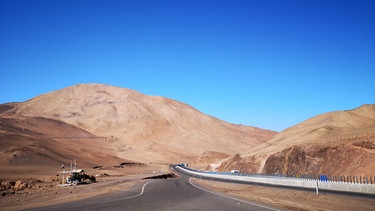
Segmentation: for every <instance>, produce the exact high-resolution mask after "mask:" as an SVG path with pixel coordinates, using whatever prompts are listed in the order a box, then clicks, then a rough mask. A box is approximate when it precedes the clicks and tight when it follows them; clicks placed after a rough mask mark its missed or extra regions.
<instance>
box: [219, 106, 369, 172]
mask: <svg viewBox="0 0 375 211" xmlns="http://www.w3.org/2000/svg"><path fill="white" fill-rule="evenodd" d="M233 168H239V169H241V171H244V172H257V173H267V174H274V173H279V174H297V173H298V174H335V175H348V174H363V175H373V174H375V105H374V104H372V105H363V106H361V107H359V108H357V109H353V110H348V111H337V112H330V113H326V114H322V115H318V116H316V117H313V118H311V119H308V120H306V121H304V122H302V123H300V124H298V125H295V126H293V127H290V128H288V129H286V130H284V131H282V132H280V133H279V134H277V135H276V136H275V137H274V138H272V139H270V140H269V141H267V142H265V143H263V144H260V145H258V146H256V147H253V148H251V149H250V150H249V151H248V152H247V153H243V154H241V155H237V156H235V157H232V158H230V159H227V160H224V161H223V163H222V165H221V166H220V168H219V170H222V171H228V170H229V169H233Z"/></svg>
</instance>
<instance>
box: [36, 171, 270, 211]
mask: <svg viewBox="0 0 375 211" xmlns="http://www.w3.org/2000/svg"><path fill="white" fill-rule="evenodd" d="M35 210H79V211H82V210H277V209H274V208H271V207H266V206H262V205H258V204H255V203H251V202H246V201H243V200H238V199H234V198H230V197H226V196H223V195H220V194H217V193H213V192H210V191H208V190H205V189H203V188H200V187H198V186H196V185H194V184H193V183H192V182H191V179H190V178H189V177H179V178H174V179H163V180H161V179H158V180H145V182H144V183H143V184H140V185H139V186H137V187H133V188H132V189H130V190H126V191H120V192H116V193H111V194H106V195H102V196H97V197H93V198H90V199H85V200H80V201H76V202H70V203H64V204H59V205H54V206H48V207H40V208H37V209H35Z"/></svg>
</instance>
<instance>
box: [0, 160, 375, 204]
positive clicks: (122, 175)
mask: <svg viewBox="0 0 375 211" xmlns="http://www.w3.org/2000/svg"><path fill="white" fill-rule="evenodd" d="M104 171H106V173H108V174H110V176H107V177H97V183H93V184H88V185H78V186H69V187H59V186H57V185H58V183H59V182H58V181H56V176H55V177H50V178H44V181H43V182H41V183H35V184H34V185H33V186H32V187H28V188H25V189H24V190H21V191H16V192H15V193H14V194H7V195H6V196H3V197H1V200H0V206H1V210H20V209H25V208H32V207H40V206H47V205H52V204H58V203H62V202H67V201H73V200H80V199H84V198H88V197H92V196H95V195H99V194H105V193H109V192H113V191H117V190H123V189H125V188H130V187H132V186H134V185H136V184H137V183H139V182H142V180H141V179H142V178H144V177H146V176H150V175H155V174H164V173H167V172H168V171H169V170H168V166H157V165H154V166H145V167H130V168H124V169H119V170H116V171H107V170H104ZM102 173H104V172H102ZM53 180H55V181H53ZM194 182H195V183H196V184H199V185H201V186H203V187H206V188H208V189H210V190H213V191H216V192H220V193H223V194H225V195H230V196H234V197H236V198H240V199H244V200H249V201H253V202H259V203H261V204H268V205H272V206H275V207H281V208H285V209H289V210H341V211H342V210H361V211H362V210H375V199H374V198H367V197H352V196H346V195H335V194H328V193H320V194H319V195H316V193H315V192H313V191H299V190H290V189H280V188H275V187H264V186H254V185H244V184H233V183H225V182H217V181H210V180H199V179H194Z"/></svg>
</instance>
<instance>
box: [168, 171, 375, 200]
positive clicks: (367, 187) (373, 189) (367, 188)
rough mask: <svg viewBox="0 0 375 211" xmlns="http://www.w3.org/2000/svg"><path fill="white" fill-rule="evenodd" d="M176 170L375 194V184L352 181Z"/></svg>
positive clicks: (206, 175)
mask: <svg viewBox="0 0 375 211" xmlns="http://www.w3.org/2000/svg"><path fill="white" fill-rule="evenodd" d="M174 169H175V170H176V171H179V172H181V173H185V174H188V175H190V176H194V177H198V178H207V179H217V180H224V181H234V182H241V183H256V184H263V185H272V186H285V187H293V188H304V189H312V190H316V192H317V194H318V191H319V190H327V191H335V192H345V193H356V194H365V195H371V196H375V184H358V183H350V182H335V181H319V180H315V179H302V178H290V177H278V176H259V175H257V176H242V175H237V174H233V175H230V174H215V173H213V172H202V171H195V170H193V169H189V168H186V167H182V166H174Z"/></svg>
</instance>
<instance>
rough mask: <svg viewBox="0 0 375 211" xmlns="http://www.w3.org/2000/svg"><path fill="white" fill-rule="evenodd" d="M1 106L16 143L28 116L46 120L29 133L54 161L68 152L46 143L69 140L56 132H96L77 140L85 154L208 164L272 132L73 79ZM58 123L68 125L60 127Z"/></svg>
mask: <svg viewBox="0 0 375 211" xmlns="http://www.w3.org/2000/svg"><path fill="white" fill-rule="evenodd" d="M0 111H1V115H0V116H1V117H3V120H2V121H4V124H3V125H2V127H3V128H4V127H8V126H9V127H13V126H14V125H17V127H18V129H17V130H14V131H13V132H9V131H10V129H9V128H8V129H7V133H2V135H4V136H5V135H6V137H7V138H9V137H11V136H12V135H13V136H19V137H20V136H22V140H24V141H23V142H20V144H19V147H24V146H25V145H27V143H28V142H32V141H30V140H26V138H25V137H27V136H26V135H25V134H24V133H26V132H25V131H26V130H23V131H20V129H19V128H28V127H31V126H32V125H33V123H32V122H33V121H41V122H43V124H46V125H45V127H44V126H42V125H41V124H40V123H37V124H36V125H35V124H34V125H33V127H32V128H31V129H30V131H31V132H32V133H37V134H35V136H34V137H36V136H37V137H38V140H39V141H43V144H38V146H41V147H40V149H38V150H43V151H48V153H46V155H49V156H50V157H53V156H52V155H50V154H58V155H61V156H57V157H54V158H53V159H54V160H58V161H60V160H63V159H66V158H68V157H70V154H69V153H68V151H61V150H62V149H63V147H60V146H54V147H50V148H48V146H49V144H51V143H55V142H56V140H59V144H68V141H67V140H65V139H58V138H56V137H75V136H80V135H84V136H90V135H91V136H94V137H101V138H99V139H95V138H91V137H90V138H91V139H93V140H96V143H95V144H93V143H91V142H89V141H92V140H91V139H90V140H89V141H88V142H85V143H82V146H85V148H89V149H87V150H86V152H87V155H86V156H87V157H90V156H91V157H92V156H93V154H96V153H97V151H98V150H100V149H104V148H105V149H106V150H108V153H109V154H105V153H106V152H102V153H103V154H105V155H103V156H108V155H112V156H114V157H120V158H122V159H130V160H133V161H138V162H144V163H149V162H150V163H151V162H152V163H165V164H166V163H175V162H193V161H195V160H196V161H197V162H199V164H200V165H207V164H208V163H207V162H212V160H214V159H215V157H217V158H216V159H222V155H223V154H229V155H230V154H236V153H242V152H244V151H243V149H248V148H250V147H253V146H256V145H258V144H261V143H262V142H264V141H265V140H268V139H270V138H271V137H273V136H274V135H275V134H276V132H273V131H270V130H264V129H260V128H255V127H248V126H241V125H233V124H229V123H227V122H223V121H221V120H219V119H216V118H214V117H211V116H208V115H205V114H203V113H201V112H199V111H197V110H196V109H194V108H193V107H191V106H189V105H187V104H184V103H180V102H177V101H174V100H171V99H168V98H165V97H156V96H146V95H144V94H141V93H139V92H136V91H133V90H129V89H124V88H118V87H113V86H107V85H101V84H82V85H76V86H72V87H68V88H65V89H62V90H59V91H54V92H50V93H47V94H44V95H41V96H38V97H35V98H33V99H31V100H28V101H25V102H21V103H9V104H4V105H2V106H1V107H0ZM24 120H27V121H24ZM12 121H13V122H12ZM21 124H22V125H21ZM63 124H65V125H64V127H66V128H70V129H64V130H63V132H61V128H60V127H61V125H63ZM58 125H60V126H58ZM72 127H74V129H72ZM44 128H48V129H47V130H46V129H44ZM76 129H79V130H76ZM1 130H3V129H1ZM78 131H80V132H78ZM83 131H84V132H83ZM86 131H87V132H86ZM78 134H80V135H78ZM48 137H49V138H48ZM51 137H55V138H54V139H52V140H53V141H55V142H53V141H51ZM10 139H13V138H10ZM10 139H9V140H10ZM19 139H21V138H19ZM78 140H79V141H81V139H76V141H75V143H76V144H75V146H76V147H78V148H80V147H79V145H80V144H81V143H80V142H78ZM102 140H105V141H102ZM92 142H94V141H92ZM2 143H3V141H2ZM69 143H70V142H69ZM8 144H9V145H12V144H10V142H9V143H8ZM82 146H81V148H82ZM10 147H11V146H10ZM81 151H82V150H81ZM206 151H207V153H205V152H206ZM35 152H36V153H37V152H38V151H35ZM79 153H81V152H79ZM7 156H9V153H8V154H7ZM207 156H208V157H209V158H208V157H207ZM25 157H27V156H26V155H25ZM200 158H204V159H200ZM81 159H85V156H83V157H82V158H81ZM197 165H198V164H197Z"/></svg>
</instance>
